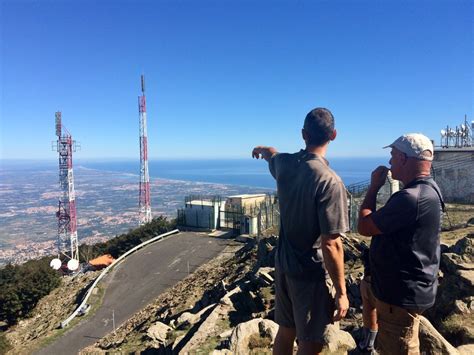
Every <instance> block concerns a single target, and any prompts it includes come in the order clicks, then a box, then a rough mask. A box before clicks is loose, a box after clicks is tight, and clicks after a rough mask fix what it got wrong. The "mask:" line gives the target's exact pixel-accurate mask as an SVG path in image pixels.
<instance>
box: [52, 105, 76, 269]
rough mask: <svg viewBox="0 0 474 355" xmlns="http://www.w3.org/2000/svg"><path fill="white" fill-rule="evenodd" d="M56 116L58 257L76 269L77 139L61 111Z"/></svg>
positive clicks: (69, 267) (70, 267)
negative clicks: (68, 128)
mask: <svg viewBox="0 0 474 355" xmlns="http://www.w3.org/2000/svg"><path fill="white" fill-rule="evenodd" d="M55 116H56V136H58V139H57V141H56V151H57V152H58V153H59V187H60V188H61V195H60V197H59V207H58V212H56V216H57V217H58V259H60V254H62V255H64V256H66V257H67V258H68V259H69V260H68V262H67V267H68V269H69V270H71V271H74V270H76V269H77V268H78V266H79V249H78V241H77V218H76V196H75V192H74V175H73V172H72V153H73V152H75V151H76V141H74V140H73V139H72V137H71V134H70V133H69V132H68V131H67V129H66V127H64V126H63V125H62V123H61V112H56V114H55ZM56 265H58V264H56ZM52 266H53V265H52ZM59 266H60V264H59ZM53 267H54V266H53ZM55 268H56V267H55ZM57 268H59V267H57Z"/></svg>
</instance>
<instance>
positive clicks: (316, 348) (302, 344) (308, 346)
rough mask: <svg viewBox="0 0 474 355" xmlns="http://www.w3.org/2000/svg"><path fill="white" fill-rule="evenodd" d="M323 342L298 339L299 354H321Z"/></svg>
mask: <svg viewBox="0 0 474 355" xmlns="http://www.w3.org/2000/svg"><path fill="white" fill-rule="evenodd" d="M322 350H323V344H321V343H314V342H311V341H298V353H297V354H298V355H316V354H321V351H322Z"/></svg>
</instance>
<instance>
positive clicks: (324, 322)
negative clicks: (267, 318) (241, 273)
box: [275, 267, 335, 344]
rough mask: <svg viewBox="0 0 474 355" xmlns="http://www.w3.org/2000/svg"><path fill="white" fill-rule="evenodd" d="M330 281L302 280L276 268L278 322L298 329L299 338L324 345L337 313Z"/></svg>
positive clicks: (276, 312) (276, 319) (297, 336)
mask: <svg viewBox="0 0 474 355" xmlns="http://www.w3.org/2000/svg"><path fill="white" fill-rule="evenodd" d="M334 294H335V290H334V286H333V284H332V282H331V280H330V279H329V278H328V279H326V280H324V279H323V280H317V281H312V280H300V279H297V278H294V277H290V276H288V275H286V274H285V273H282V272H280V271H279V270H278V267H277V268H276V269H275V322H276V323H278V324H279V325H281V326H283V327H286V328H293V329H296V338H297V339H298V340H300V341H310V342H315V343H320V344H324V332H325V331H326V328H327V327H328V325H330V324H331V323H332V317H333V315H334V310H335V306H334Z"/></svg>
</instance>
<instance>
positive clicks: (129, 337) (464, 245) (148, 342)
mask: <svg viewBox="0 0 474 355" xmlns="http://www.w3.org/2000/svg"><path fill="white" fill-rule="evenodd" d="M446 233H450V234H449V235H445V234H446ZM454 233H456V235H457V237H454ZM443 237H447V238H446V239H448V241H449V245H448V244H443V248H442V249H443V256H442V265H441V270H442V271H441V273H440V277H441V278H440V280H441V283H440V291H439V293H438V299H437V303H436V306H435V307H434V308H433V309H432V310H430V312H427V314H426V315H425V316H426V318H425V317H423V318H422V325H421V333H420V334H421V347H422V351H424V352H425V353H427V354H443V353H444V354H459V353H460V352H461V353H473V351H472V350H473V348H472V347H473V345H466V344H472V343H474V337H473V334H474V326H473V324H472V323H473V321H472V316H470V315H471V314H472V313H473V312H474V298H473V295H474V293H473V281H474V278H473V276H474V275H473V273H474V264H473V260H474V259H473V258H474V252H473V245H474V226H467V227H466V226H465V227H464V228H460V229H458V230H457V231H455V232H453V231H450V232H444V233H443ZM367 242H368V239H366V238H363V237H360V236H357V235H352V236H350V237H348V238H346V239H344V251H345V259H346V272H347V278H346V282H347V288H348V293H349V298H350V303H351V308H350V310H349V313H348V316H347V318H346V319H345V320H343V321H342V322H341V324H340V328H341V330H338V329H337V327H334V328H333V329H332V330H331V331H330V332H329V333H328V334H327V336H328V341H329V344H330V345H329V347H328V348H327V349H326V353H345V352H346V351H349V352H350V353H353V354H357V350H354V349H355V347H356V342H357V341H358V339H359V335H360V334H359V332H360V328H361V326H362V314H361V299H360V292H359V283H360V280H361V277H362V270H363V268H362V265H361V262H360V254H361V252H362V250H363V249H365V248H367V247H368V244H367ZM275 244H276V237H274V236H271V237H267V238H263V239H260V240H259V241H258V242H256V241H254V240H248V241H247V243H246V244H245V245H244V246H243V247H241V248H240V249H238V250H237V252H235V253H233V251H232V249H229V250H228V253H225V254H222V255H221V256H219V257H218V258H216V259H214V260H213V261H212V262H211V263H209V264H207V265H205V266H203V267H201V268H200V269H198V270H197V271H196V272H195V273H194V274H192V275H190V276H189V277H188V278H187V279H185V280H183V281H182V282H180V283H179V284H177V285H176V286H175V287H173V288H172V289H170V290H169V292H167V293H166V294H163V295H162V296H160V297H159V298H158V299H157V300H155V302H154V303H153V304H150V305H149V306H148V307H146V308H145V309H143V310H142V311H141V312H139V313H138V314H136V315H135V316H134V317H133V318H131V319H130V320H129V321H127V322H126V323H125V324H123V325H122V326H121V327H120V328H119V329H118V330H117V331H116V333H115V334H109V335H108V336H106V337H105V338H103V339H101V340H100V341H99V342H98V343H96V344H95V345H94V346H93V347H90V348H87V349H84V351H83V353H97V352H99V353H100V352H101V351H150V352H154V353H162V354H171V353H178V352H180V353H195V352H199V353H201V352H202V353H214V354H219V353H222V354H227V353H228V354H235V353H245V354H247V353H270V352H271V346H272V344H273V340H274V337H275V334H276V330H277V325H276V324H275V323H274V322H273V312H274V288H273V273H274V269H273V267H274V247H275ZM233 248H235V247H233ZM432 324H433V325H434V326H433V325H432ZM438 331H440V332H442V333H443V335H444V337H443V336H442V335H441V334H440V333H439V332H438ZM445 338H446V339H448V340H449V341H450V342H451V343H449V342H448V341H447V340H446V339H445ZM455 346H457V347H458V349H456V348H455Z"/></svg>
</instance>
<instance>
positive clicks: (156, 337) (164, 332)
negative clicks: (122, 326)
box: [147, 322, 172, 344]
mask: <svg viewBox="0 0 474 355" xmlns="http://www.w3.org/2000/svg"><path fill="white" fill-rule="evenodd" d="M170 331H172V328H170V327H168V326H167V325H166V324H164V323H161V322H157V323H155V324H153V325H152V326H151V327H150V328H148V331H147V335H148V337H149V338H150V339H152V340H153V341H155V342H157V343H159V344H165V343H166V340H167V338H168V333H169V332H170Z"/></svg>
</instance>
